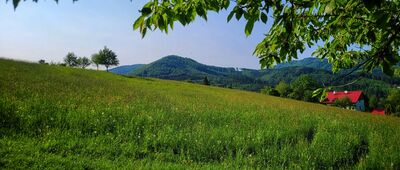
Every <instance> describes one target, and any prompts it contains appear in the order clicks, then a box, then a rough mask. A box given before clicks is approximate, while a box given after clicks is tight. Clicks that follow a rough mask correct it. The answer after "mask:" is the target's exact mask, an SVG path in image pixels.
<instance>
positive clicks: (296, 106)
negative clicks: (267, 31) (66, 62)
mask: <svg viewBox="0 0 400 170" xmlns="http://www.w3.org/2000/svg"><path fill="white" fill-rule="evenodd" d="M0 118H1V121H0V123H1V124H0V169H28V168H33V169H117V168H119V169H138V168H144V169H160V168H161V169H187V168H193V169H203V168H204V169H237V168H251V169H252V168H260V169H264V168H269V169H277V168H279V169H281V168H285V169H286V168H290V169H338V168H341V169H399V168H400V119H399V118H396V117H391V116H374V115H370V114H368V113H362V112H355V111H349V110H344V109H340V108H334V107H328V106H324V105H319V104H313V103H306V102H301V101H295V100H289V99H283V98H278V97H272V96H266V95H262V94H258V93H252V92H245V91H238V90H232V89H224V88H217V87H209V86H203V85H197V84H190V83H185V82H177V81H167V80H158V79H145V78H136V77H133V78H130V77H123V76H118V75H114V74H111V73H106V72H103V71H94V70H83V69H74V68H66V67H60V66H49V65H39V64H32V63H24V62H18V61H11V60H4V59H0Z"/></svg>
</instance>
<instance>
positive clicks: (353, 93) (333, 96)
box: [325, 91, 363, 104]
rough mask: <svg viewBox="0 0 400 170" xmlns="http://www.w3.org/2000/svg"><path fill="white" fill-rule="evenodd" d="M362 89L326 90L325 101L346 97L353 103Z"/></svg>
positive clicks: (356, 100)
mask: <svg viewBox="0 0 400 170" xmlns="http://www.w3.org/2000/svg"><path fill="white" fill-rule="evenodd" d="M362 94H363V92H362V91H344V92H328V96H327V101H325V103H328V104H332V103H333V102H335V100H337V99H343V98H345V97H348V98H349V99H350V100H351V103H353V104H355V103H357V102H358V100H359V99H360V97H361V95H362Z"/></svg>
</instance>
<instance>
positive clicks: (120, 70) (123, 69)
mask: <svg viewBox="0 0 400 170" xmlns="http://www.w3.org/2000/svg"><path fill="white" fill-rule="evenodd" d="M143 66H145V64H134V65H129V66H119V67H115V68H113V69H110V70H109V71H110V72H111V73H115V74H122V75H125V74H128V73H130V72H132V71H134V70H137V69H139V68H142V67H143Z"/></svg>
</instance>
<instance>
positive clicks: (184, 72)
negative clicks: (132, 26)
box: [111, 55, 400, 94]
mask: <svg viewBox="0 0 400 170" xmlns="http://www.w3.org/2000/svg"><path fill="white" fill-rule="evenodd" d="M331 68H332V67H331V65H330V64H329V63H328V62H327V60H320V59H317V58H305V59H302V60H295V61H292V62H290V63H283V64H278V65H276V66H275V67H274V68H273V69H266V70H255V69H243V68H242V69H237V68H232V67H231V68H226V67H216V66H209V65H205V64H201V63H199V62H197V61H195V60H193V59H190V58H184V57H180V56H176V55H171V56H166V57H163V58H161V59H159V60H157V61H154V62H152V63H150V64H147V65H132V66H121V67H117V68H114V69H112V70H111V72H114V73H117V74H123V75H128V76H140V77H154V78H161V79H169V80H180V81H189V82H194V83H203V80H204V78H205V77H207V79H208V80H209V81H210V82H211V85H214V86H220V87H228V88H236V89H243V90H250V91H259V90H260V89H261V88H263V87H264V86H275V85H276V84H278V83H279V82H281V81H284V82H286V83H291V82H292V81H294V80H295V79H297V78H298V77H299V76H301V75H309V76H311V77H312V78H313V79H315V80H316V81H317V82H319V83H320V84H328V83H332V80H335V81H334V85H340V84H346V83H348V82H351V81H353V80H355V79H358V78H360V77H362V78H363V80H362V81H360V82H358V83H356V84H354V85H352V86H348V87H345V88H346V89H345V90H364V91H367V92H368V93H370V94H382V93H385V91H386V90H384V89H387V88H390V87H391V86H393V85H398V84H400V79H399V78H392V77H389V76H385V75H383V74H382V73H381V72H379V71H378V72H377V73H374V74H362V73H355V74H353V75H351V76H348V77H346V78H344V79H337V76H338V75H340V73H339V74H333V73H332V72H331ZM129 69H130V70H129ZM121 70H123V71H121ZM338 90H342V89H338Z"/></svg>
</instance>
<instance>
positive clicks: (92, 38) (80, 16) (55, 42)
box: [0, 0, 310, 69]
mask: <svg viewBox="0 0 400 170" xmlns="http://www.w3.org/2000/svg"><path fill="white" fill-rule="evenodd" d="M145 2H146V1H139V0H133V1H132V2H131V1H130V0H119V1H118V2H116V1H115V0H80V1H78V2H75V3H72V0H62V1H60V2H59V3H58V4H56V3H55V2H54V1H53V0H47V1H43V0H42V1H39V2H38V3H34V2H31V1H30V0H29V1H26V2H21V3H20V5H19V6H18V8H17V10H16V11H14V9H13V6H12V3H11V2H9V3H5V1H3V2H1V3H0V21H1V24H0V37H1V39H0V57H5V58H12V59H18V60H28V61H33V62H36V61H38V60H39V59H45V60H46V61H48V62H50V61H53V62H61V61H62V59H63V57H64V56H65V55H66V54H67V53H68V52H74V53H75V54H77V55H78V56H87V57H90V55H91V54H93V53H95V52H98V51H99V50H100V49H102V48H103V47H104V46H107V47H109V48H110V49H112V50H113V51H115V52H116V53H117V55H118V58H119V60H120V65H129V64H138V63H141V64H147V63H150V62H152V61H155V60H157V59H160V58H161V57H163V56H166V55H172V54H174V55H180V56H183V57H189V58H192V59H194V60H197V61H198V62H200V63H204V64H208V65H215V66H227V67H242V68H255V69H258V68H260V65H259V63H258V58H257V57H255V56H253V55H252V53H253V50H254V48H255V46H256V45H257V44H258V43H259V42H260V41H261V40H262V39H263V38H264V34H265V33H267V31H268V29H269V27H270V25H271V21H270V22H269V23H268V24H266V25H265V24H257V25H255V27H254V30H253V34H252V35H251V36H249V37H246V36H245V34H244V26H245V22H244V21H243V20H242V21H236V20H232V21H231V22H229V23H227V22H226V17H227V15H228V12H226V11H223V12H220V13H219V14H217V13H214V12H210V13H209V17H208V21H207V22H206V21H204V20H203V19H201V18H198V19H197V20H196V21H195V22H194V23H192V24H190V25H188V26H186V27H183V26H181V25H180V24H179V23H176V24H175V28H174V30H172V31H170V32H169V33H168V34H165V33H161V32H160V31H154V32H148V33H147V35H146V37H145V38H144V39H142V38H141V36H140V34H139V32H138V31H134V30H133V28H132V25H133V22H134V21H135V19H136V18H137V17H138V16H139V12H138V10H139V9H140V8H141V7H142V6H143V4H144V3H145ZM309 55H310V52H309V51H308V50H307V51H306V52H305V53H304V54H301V55H300V56H301V58H304V57H308V56H309Z"/></svg>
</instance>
